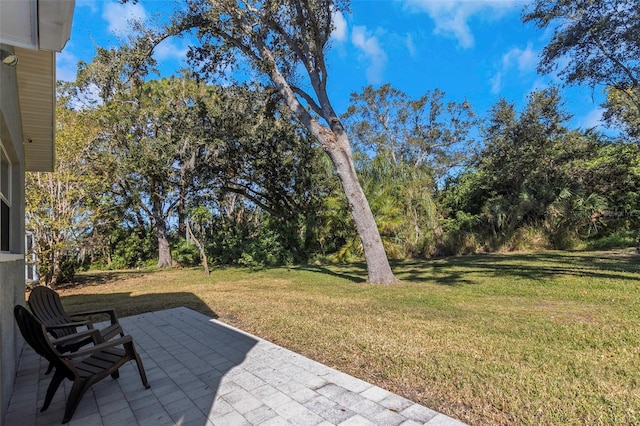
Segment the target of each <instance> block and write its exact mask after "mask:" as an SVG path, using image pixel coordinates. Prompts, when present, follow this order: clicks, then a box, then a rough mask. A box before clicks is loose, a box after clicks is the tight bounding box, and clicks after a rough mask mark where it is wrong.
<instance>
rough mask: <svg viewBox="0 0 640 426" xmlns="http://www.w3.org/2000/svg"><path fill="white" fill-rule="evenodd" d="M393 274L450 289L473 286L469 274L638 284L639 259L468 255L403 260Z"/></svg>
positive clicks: (600, 254)
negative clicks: (622, 280) (616, 280)
mask: <svg viewBox="0 0 640 426" xmlns="http://www.w3.org/2000/svg"><path fill="white" fill-rule="evenodd" d="M394 271H396V274H397V276H398V277H399V278H400V279H402V280H404V281H411V282H427V281H428V282H435V283H437V284H443V285H452V286H454V285H464V284H475V282H474V281H473V280H470V279H469V278H468V276H469V275H470V274H484V275H485V276H487V275H488V276H494V277H496V278H508V277H514V278H515V277H518V278H525V279H528V280H545V279H551V278H554V277H558V276H562V275H565V276H578V277H581V276H588V277H595V278H602V279H607V278H620V275H619V274H620V273H631V274H634V273H635V274H638V275H637V276H635V277H634V276H631V277H630V276H626V277H625V279H629V280H637V281H640V256H637V255H633V254H631V255H629V254H620V253H615V252H591V253H585V254H577V253H576V252H542V253H517V254H487V255H469V256H456V257H447V258H438V259H428V260H422V259H418V260H409V261H402V262H398V263H396V264H395V265H394Z"/></svg>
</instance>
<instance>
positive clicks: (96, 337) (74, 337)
mask: <svg viewBox="0 0 640 426" xmlns="http://www.w3.org/2000/svg"><path fill="white" fill-rule="evenodd" d="M87 337H91V338H93V343H94V344H99V343H103V339H102V336H101V335H100V331H98V330H96V329H93V328H92V329H89V330H84V331H80V332H78V333H73V334H68V335H66V336H63V337H59V338H57V339H51V343H52V344H54V345H60V344H64V343H69V342H71V343H73V342H75V341H79V340H82V339H86V338H87Z"/></svg>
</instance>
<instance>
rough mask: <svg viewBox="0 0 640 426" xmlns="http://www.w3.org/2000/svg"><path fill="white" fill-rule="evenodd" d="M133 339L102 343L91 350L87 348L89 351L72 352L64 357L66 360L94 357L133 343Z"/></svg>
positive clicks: (123, 338)
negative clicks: (107, 350) (106, 350)
mask: <svg viewBox="0 0 640 426" xmlns="http://www.w3.org/2000/svg"><path fill="white" fill-rule="evenodd" d="M132 342H133V339H132V338H131V336H128V335H127V336H124V337H120V338H118V339H114V340H109V341H107V342H104V343H100V344H99V345H95V346H93V347H91V348H87V349H81V350H79V351H77V352H72V353H69V354H64V355H62V356H63V357H65V358H79V357H84V356H87V355H92V354H94V353H96V352H100V351H102V350H105V349H109V348H112V347H114V346H119V345H125V344H127V343H132Z"/></svg>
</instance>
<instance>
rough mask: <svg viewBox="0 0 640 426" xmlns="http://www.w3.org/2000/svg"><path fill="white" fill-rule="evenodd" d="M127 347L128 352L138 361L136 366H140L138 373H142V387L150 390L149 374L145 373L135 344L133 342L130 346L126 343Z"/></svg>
mask: <svg viewBox="0 0 640 426" xmlns="http://www.w3.org/2000/svg"><path fill="white" fill-rule="evenodd" d="M125 347H126V348H127V352H129V354H131V355H133V357H134V358H135V360H136V365H137V366H138V373H140V380H142V385H143V386H144V388H145V389H149V388H150V387H151V385H149V382H148V381H147V373H145V371H144V366H143V365H142V359H140V355H138V351H136V348H135V346H134V345H133V342H131V343H130V344H129V343H126V344H125Z"/></svg>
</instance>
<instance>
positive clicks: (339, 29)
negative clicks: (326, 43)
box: [331, 10, 347, 41]
mask: <svg viewBox="0 0 640 426" xmlns="http://www.w3.org/2000/svg"><path fill="white" fill-rule="evenodd" d="M333 25H334V26H335V28H334V29H333V32H332V33H331V38H333V39H334V40H336V41H344V40H346V38H347V20H346V19H344V15H343V14H342V12H340V11H339V10H338V11H337V12H335V13H334V14H333Z"/></svg>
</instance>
